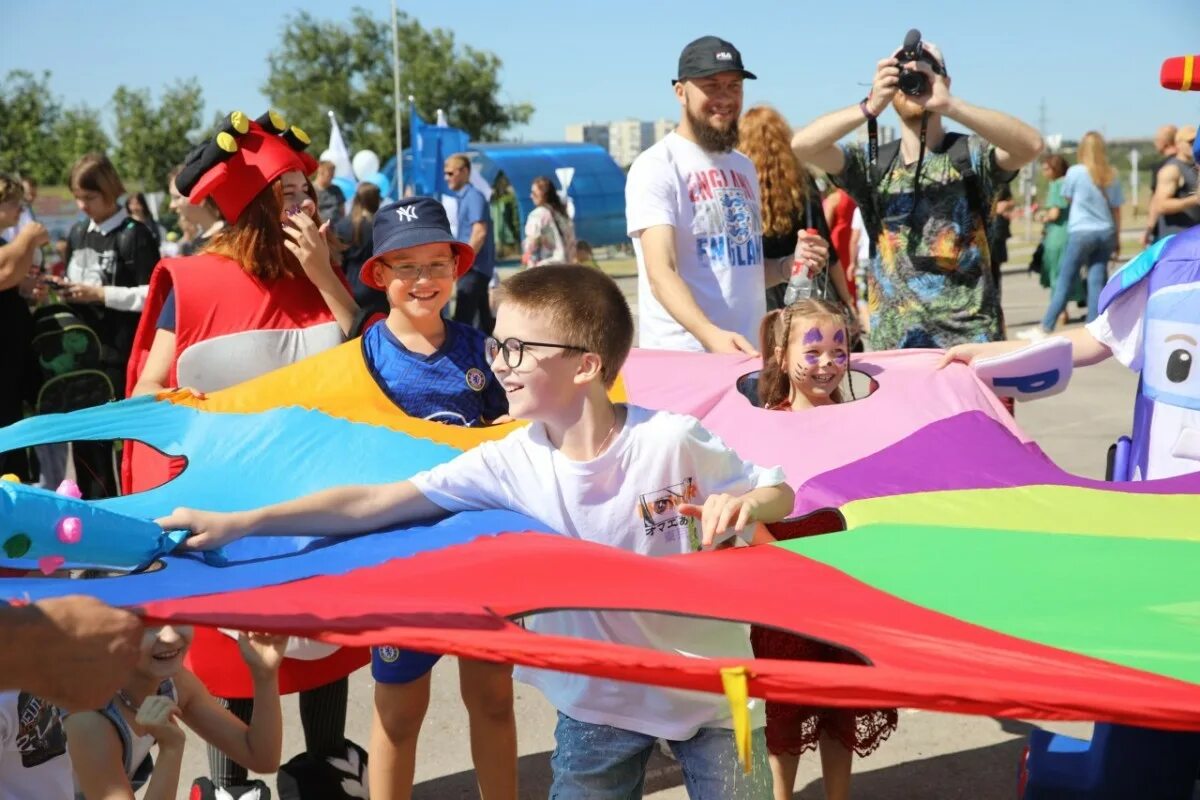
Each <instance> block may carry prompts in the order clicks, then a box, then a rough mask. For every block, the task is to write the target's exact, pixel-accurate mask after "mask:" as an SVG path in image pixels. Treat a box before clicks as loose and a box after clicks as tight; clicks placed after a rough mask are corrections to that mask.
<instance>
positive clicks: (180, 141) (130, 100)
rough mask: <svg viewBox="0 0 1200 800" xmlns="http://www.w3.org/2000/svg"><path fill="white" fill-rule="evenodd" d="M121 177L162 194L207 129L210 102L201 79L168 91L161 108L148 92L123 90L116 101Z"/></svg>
mask: <svg viewBox="0 0 1200 800" xmlns="http://www.w3.org/2000/svg"><path fill="white" fill-rule="evenodd" d="M112 108H113V114H114V115H115V123H116V124H115V126H114V127H115V130H116V134H117V141H118V144H117V149H116V153H115V157H114V159H113V160H114V163H115V164H116V167H117V171H118V172H120V173H121V177H122V178H123V179H124V180H125V181H126V183H127V184H129V185H130V188H133V186H140V187H141V188H142V189H146V190H150V191H157V190H160V189H162V188H164V187H165V186H166V181H167V173H168V172H170V171H171V168H172V167H174V166H175V165H176V164H178V163H179V162H181V161H183V157H184V156H186V155H187V152H188V150H190V149H191V148H192V143H193V141H195V140H196V138H197V133H198V132H199V130H200V127H201V124H202V123H201V119H200V115H201V111H202V110H203V108H204V97H203V93H202V91H201V89H200V84H199V82H198V81H196V79H195V78H192V79H189V80H186V81H179V82H177V83H175V84H173V85H172V86H170V87H168V88H167V89H166V91H164V92H163V94H162V99H161V101H160V102H159V104H158V105H157V106H155V104H154V102H153V100H152V99H151V97H150V91H149V90H148V89H130V88H128V87H126V86H118V87H117V90H116V91H115V92H113V97H112Z"/></svg>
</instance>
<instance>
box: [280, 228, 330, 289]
mask: <svg viewBox="0 0 1200 800" xmlns="http://www.w3.org/2000/svg"><path fill="white" fill-rule="evenodd" d="M328 231H329V223H328V222H326V223H323V224H322V225H321V227H320V228H318V227H317V223H315V222H313V220H312V218H311V217H310V216H308V214H305V213H303V212H301V213H299V214H293V215H292V216H291V217H289V218H288V221H287V222H286V223H284V226H283V232H284V233H285V234H287V236H288V237H289V238H288V239H284V240H283V246H284V247H286V248H287V249H288V250H290V251H291V253H292V255H294V256H295V257H296V260H297V261H299V262H300V267H301V268H302V269H303V270H304V274H305V275H307V276H308V279H309V280H310V281H312V282H313V283H315V284H318V285H319V284H320V282H321V281H323V280H328V279H329V278H331V277H332V276H333V268H332V261H331V260H330V256H329V242H328V241H327V240H326V238H325V236H326V234H327V232H328Z"/></svg>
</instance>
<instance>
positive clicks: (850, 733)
mask: <svg viewBox="0 0 1200 800" xmlns="http://www.w3.org/2000/svg"><path fill="white" fill-rule="evenodd" d="M759 333H760V337H761V340H762V354H763V368H762V372H761V373H760V374H759V380H758V394H759V400H760V404H761V405H762V407H763V408H769V409H778V410H781V411H806V410H809V409H813V408H817V407H818V406H828V405H833V404H834V403H840V402H842V401H843V396H842V389H841V385H842V381H843V380H844V379H845V378H846V372H847V370H848V369H849V366H850V331H849V329H848V328H847V324H846V318H845V317H844V316H842V314H841V312H840V310H839V309H838V308H837V306H834V305H831V304H830V303H828V302H826V301H824V300H818V299H815V298H808V299H805V300H799V301H797V302H795V303H792V304H791V305H789V306H787V307H786V308H784V309H782V310H780V311H772V312H771V313H769V314H767V316H766V317H765V318H764V319H763V322H762V327H761V329H760V332H759ZM750 641H751V644H752V645H753V646H754V654H755V656H756V657H758V658H781V659H792V660H803V661H834V662H845V661H847V660H850V661H852V663H859V662H857V661H854V660H853V657H852V656H849V654H847V653H845V652H843V651H840V650H837V649H836V648H833V647H829V646H827V645H823V644H819V643H817V642H813V641H810V640H808V639H802V638H800V637H798V636H794V635H792V634H790V633H786V632H782V631H776V630H769V629H766V628H759V627H757V626H752V627H751V629H750ZM896 719H897V717H896V709H877V710H876V709H829V708H812V707H808V706H797V705H790V704H787V703H776V702H768V703H767V750H768V752H769V753H770V759H771V773H772V778H773V783H774V797H775V800H783V799H784V798H790V797H791V796H792V790H793V788H794V786H795V783H796V772H797V770H798V768H799V764H800V755H801V754H802V753H804V752H805V751H806V750H812V749H816V748H818V747H819V748H820V750H821V774H822V778H823V783H824V789H825V797H826V798H827V799H828V800H842V799H843V798H849V797H850V772H851V766H852V763H853V759H854V754H855V753H857V754H858V755H859V756H866V755H868V754H869V753H871V752H873V751H874V750H875V748H877V747H878V746H879V745H880V744H881V743H882V742H883V740H885V739H886V738H887V737H888V736H890V735H891V733H892V731H894V730H895V729H896Z"/></svg>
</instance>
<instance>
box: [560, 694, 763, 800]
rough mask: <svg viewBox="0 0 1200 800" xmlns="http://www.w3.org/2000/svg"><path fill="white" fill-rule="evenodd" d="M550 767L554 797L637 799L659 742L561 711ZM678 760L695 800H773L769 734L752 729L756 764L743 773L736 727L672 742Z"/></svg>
mask: <svg viewBox="0 0 1200 800" xmlns="http://www.w3.org/2000/svg"><path fill="white" fill-rule="evenodd" d="M554 742H555V747H554V755H553V756H552V757H551V758H550V766H551V767H552V768H553V770H554V783H553V785H552V786H551V787H550V800H638V798H640V797H641V796H642V784H643V783H644V782H645V780H646V763H647V762H648V761H649V760H650V756H651V754H652V753H653V752H654V745H655V742H657V739H655V738H654V737H653V736H647V735H646V734H644V733H634V732H633V731H627V730H624V729H622V728H614V727H611V726H609V725H593V724H591V723H588V722H580V721H579V720H577V719H572V718H571V717H568V716H567V715H566V714H563V713H562V712H559V714H558V725H557V726H555V728H554ZM668 744H669V745H670V746H671V752H673V753H674V754H675V757H676V758H677V759H679V766H680V768H681V769H682V770H683V780H684V783H685V785H686V786H687V792H688V797H690V798H691V800H770V798H771V768H770V766H769V765H768V763H767V739H766V735H765V734H764V733H763V730H762V729H761V728H760V729H758V730H756V731H754V733H753V734H752V742H751V753H752V756H751V758H752V759H753V763H752V765H751V766H752V767H753V768H752V769H751V770H750V773H749V774H746V773H744V772H742V765H741V764H739V763H738V759H737V750H736V748H735V747H734V743H733V731H731V730H729V729H728V728H701V729H700V731H699V732H698V733H697V734H696V735H695V736H693V737H692V738H690V739H687V740H685V741H680V742H668Z"/></svg>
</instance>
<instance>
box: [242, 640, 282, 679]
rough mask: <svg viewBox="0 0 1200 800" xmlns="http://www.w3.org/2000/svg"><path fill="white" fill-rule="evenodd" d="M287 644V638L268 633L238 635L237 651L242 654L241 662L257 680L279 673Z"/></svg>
mask: <svg viewBox="0 0 1200 800" xmlns="http://www.w3.org/2000/svg"><path fill="white" fill-rule="evenodd" d="M287 643H288V637H287V636H276V635H273V634H269V633H239V634H238V649H239V650H241V652H242V661H245V662H246V666H247V667H249V668H250V672H251V674H253V675H254V676H255V677H259V678H269V677H271V676H272V675H274V674H275V673H276V672H278V671H279V665H280V664H282V663H283V654H284V651H286V650H287Z"/></svg>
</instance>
